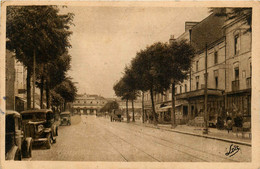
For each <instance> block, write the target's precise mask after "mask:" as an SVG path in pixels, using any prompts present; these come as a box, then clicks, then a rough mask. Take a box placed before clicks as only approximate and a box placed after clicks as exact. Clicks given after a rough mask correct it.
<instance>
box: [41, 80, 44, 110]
mask: <svg viewBox="0 0 260 169" xmlns="http://www.w3.org/2000/svg"><path fill="white" fill-rule="evenodd" d="M43 87H44V77H43V75H42V76H41V83H40V95H41V96H40V97H41V99H40V107H41V109H43Z"/></svg>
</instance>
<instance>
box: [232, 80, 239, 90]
mask: <svg viewBox="0 0 260 169" xmlns="http://www.w3.org/2000/svg"><path fill="white" fill-rule="evenodd" d="M238 90H239V80H234V81H232V91H238Z"/></svg>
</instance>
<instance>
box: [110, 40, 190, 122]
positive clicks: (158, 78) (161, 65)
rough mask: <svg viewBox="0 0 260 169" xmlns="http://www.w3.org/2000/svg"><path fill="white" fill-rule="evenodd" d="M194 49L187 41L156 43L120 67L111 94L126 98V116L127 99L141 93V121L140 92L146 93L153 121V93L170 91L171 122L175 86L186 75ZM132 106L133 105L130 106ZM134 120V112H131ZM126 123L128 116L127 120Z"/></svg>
mask: <svg viewBox="0 0 260 169" xmlns="http://www.w3.org/2000/svg"><path fill="white" fill-rule="evenodd" d="M193 56H194V49H193V48H192V47H191V45H190V44H189V43H187V41H185V40H182V41H172V42H171V43H162V42H157V43H154V44H152V45H151V46H148V47H146V49H144V50H141V51H139V52H137V54H136V57H135V58H133V59H132V61H131V64H130V65H129V66H127V67H126V68H125V70H124V74H123V77H122V78H121V79H120V80H119V81H118V82H117V83H116V84H115V85H114V87H113V88H114V91H115V94H116V95H117V96H118V97H121V99H122V100H126V107H127V111H126V113H127V117H128V101H129V100H131V101H132V104H133V102H134V100H135V99H136V98H137V97H138V96H140V93H141V94H142V111H143V116H142V118H143V119H142V120H143V121H144V120H145V119H144V117H145V115H144V114H145V112H144V93H145V92H149V93H150V96H151V105H152V119H153V123H154V124H155V125H156V124H157V118H156V110H155V103H154V96H155V94H156V93H161V94H163V95H164V94H165V92H166V91H167V90H169V89H170V88H171V90H172V112H171V120H172V125H173V126H176V122H175V102H174V101H175V98H174V97H175V85H176V84H178V83H180V82H182V81H183V80H184V79H186V78H187V77H188V74H189V71H190V69H191V61H192V58H193ZM132 107H133V106H132ZM132 117H133V121H134V111H133V116H132ZM127 121H128V122H129V119H128V120H127Z"/></svg>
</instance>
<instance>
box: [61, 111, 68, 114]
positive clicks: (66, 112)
mask: <svg viewBox="0 0 260 169" xmlns="http://www.w3.org/2000/svg"><path fill="white" fill-rule="evenodd" d="M60 114H61V115H62V114H70V112H68V111H65V112H61V113H60Z"/></svg>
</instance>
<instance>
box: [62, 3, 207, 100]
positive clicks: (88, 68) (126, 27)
mask: <svg viewBox="0 0 260 169" xmlns="http://www.w3.org/2000/svg"><path fill="white" fill-rule="evenodd" d="M64 12H65V13H66V12H72V13H74V14H75V16H74V20H73V23H74V24H75V26H72V27H71V30H72V31H73V35H72V36H71V40H70V42H71V45H72V48H71V49H70V50H69V53H70V55H71V56H72V63H71V70H70V71H69V72H68V75H69V76H71V77H72V78H73V81H74V82H77V83H76V86H77V88H78V93H79V94H83V93H87V94H98V95H101V96H103V97H106V98H112V97H115V93H114V91H113V85H114V84H115V83H116V82H117V81H118V80H119V79H120V78H121V77H122V76H123V71H124V68H125V66H127V65H129V64H130V62H131V60H132V59H133V58H134V57H135V56H136V52H138V51H140V50H141V49H145V48H146V47H147V46H149V45H151V44H153V43H154V42H158V41H160V42H168V41H169V38H170V35H174V36H175V37H178V36H179V35H181V34H182V33H184V31H185V30H184V28H185V27H184V26H185V21H201V20H203V19H204V18H206V17H207V16H208V15H209V10H208V8H196V7H194V8H180V7H141V6H140V7H109V6H108V7H98V6H93V7H89V6H87V7H86V6H85V7H84V6H68V7H67V8H63V9H62V10H61V13H64Z"/></svg>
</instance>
